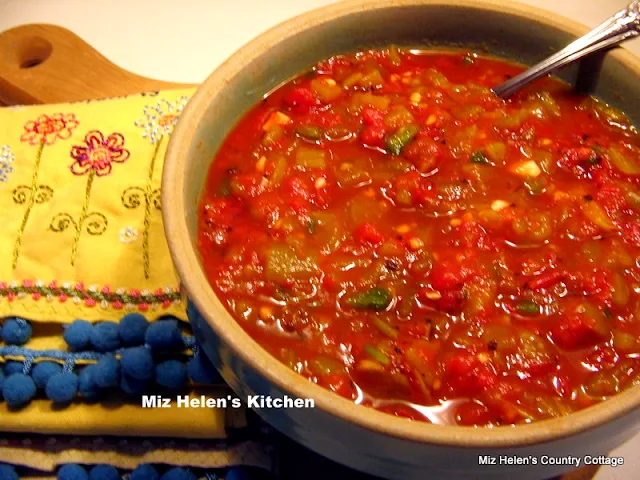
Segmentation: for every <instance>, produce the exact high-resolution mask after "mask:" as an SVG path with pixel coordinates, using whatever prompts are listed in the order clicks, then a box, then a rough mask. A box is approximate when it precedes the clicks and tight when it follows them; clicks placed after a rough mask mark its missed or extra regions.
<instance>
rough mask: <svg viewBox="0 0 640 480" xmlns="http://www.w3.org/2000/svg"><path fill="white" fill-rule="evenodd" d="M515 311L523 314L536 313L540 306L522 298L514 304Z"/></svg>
mask: <svg viewBox="0 0 640 480" xmlns="http://www.w3.org/2000/svg"><path fill="white" fill-rule="evenodd" d="M516 311H517V312H518V313H521V314H523V315H537V314H539V313H540V307H538V305H537V304H536V303H535V302H533V301H531V300H522V301H521V302H518V303H517V304H516Z"/></svg>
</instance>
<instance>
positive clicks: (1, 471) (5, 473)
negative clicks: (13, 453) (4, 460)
mask: <svg viewBox="0 0 640 480" xmlns="http://www.w3.org/2000/svg"><path fill="white" fill-rule="evenodd" d="M0 480H20V477H19V476H18V474H17V473H16V469H15V468H14V467H13V466H12V465H5V464H1V463H0Z"/></svg>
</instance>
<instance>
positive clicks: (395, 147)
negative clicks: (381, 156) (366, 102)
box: [385, 124, 420, 155]
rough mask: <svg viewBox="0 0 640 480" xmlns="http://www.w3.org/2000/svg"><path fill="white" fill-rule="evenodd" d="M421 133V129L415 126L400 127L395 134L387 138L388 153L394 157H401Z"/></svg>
mask: <svg viewBox="0 0 640 480" xmlns="http://www.w3.org/2000/svg"><path fill="white" fill-rule="evenodd" d="M419 131H420V127H419V126H418V125H415V124H410V125H404V126H402V127H400V128H399V129H398V130H397V131H396V132H395V133H393V134H391V135H388V136H387V138H386V140H385V143H386V146H387V151H388V152H389V153H391V154H392V155H400V153H401V152H402V150H403V149H404V147H406V146H407V145H409V143H410V142H411V140H413V137H415V136H416V135H417V134H418V132H419Z"/></svg>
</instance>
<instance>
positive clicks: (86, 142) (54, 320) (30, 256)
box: [0, 90, 246, 439]
mask: <svg viewBox="0 0 640 480" xmlns="http://www.w3.org/2000/svg"><path fill="white" fill-rule="evenodd" d="M191 93H192V90H175V91H165V92H153V93H147V94H141V95H131V96H128V97H124V98H115V99H104V100H94V101H89V102H78V103H72V104H59V105H39V106H23V107H7V108H0V225H1V226H2V228H0V252H2V255H0V324H2V323H3V320H2V318H3V317H4V318H6V317H13V316H16V317H20V318H24V319H26V320H29V321H32V322H34V325H33V334H32V335H31V338H30V339H29V341H28V343H27V344H25V345H24V346H23V347H19V348H18V347H17V346H15V347H14V346H3V345H0V347H2V348H1V350H2V351H3V352H5V353H2V354H0V367H2V366H3V364H5V363H6V362H10V361H17V362H18V365H22V363H23V362H24V365H25V367H24V368H25V371H27V370H29V369H30V365H31V363H30V362H32V361H35V362H36V363H37V362H40V361H43V360H47V359H53V360H54V361H56V360H55V358H58V360H57V361H59V359H60V358H61V357H60V356H59V355H58V356H57V357H56V355H53V356H51V355H48V354H47V352H46V351H57V352H60V351H63V352H64V351H67V352H68V351H69V349H68V347H67V345H66V343H65V342H64V340H63V339H62V333H63V328H62V325H61V324H70V323H71V322H72V321H74V320H76V319H83V320H89V321H92V322H99V321H106V320H110V321H116V322H117V321H119V320H120V319H121V318H122V317H123V315H125V314H126V313H128V312H140V313H142V314H144V315H145V316H146V317H147V318H148V319H149V320H157V319H158V318H160V317H162V316H166V315H171V316H173V317H176V318H178V319H180V320H186V305H185V302H184V299H183V298H182V296H181V293H180V287H179V280H178V278H177V276H176V273H175V271H174V268H173V265H172V263H171V259H170V255H169V252H168V248H167V244H166V240H165V237H164V231H163V226H162V216H161V209H162V205H161V201H160V181H161V172H162V165H163V160H164V154H165V150H166V147H167V143H168V141H169V137H170V135H171V133H172V130H173V127H174V125H175V123H176V122H177V119H178V117H179V115H180V113H181V111H182V109H183V108H184V106H185V105H186V102H187V101H188V98H189V95H190V94H191ZM4 323H6V322H4ZM184 328H185V331H184V332H183V333H184V334H187V335H188V327H187V326H186V325H185V327H184ZM10 352H17V353H10ZM24 352H27V353H24ZM54 353H55V352H54ZM176 354H177V355H178V356H180V355H181V356H182V358H183V359H184V358H185V355H191V354H192V351H191V350H190V349H186V350H185V351H183V352H180V351H179V352H177V353H176V352H173V353H172V355H176ZM81 357H82V356H81V355H80V356H78V359H77V360H76V361H75V365H76V367H77V369H81V367H82V366H83V365H85V364H87V363H90V362H87V361H86V360H83V359H82V358H81ZM34 359H35V360H34ZM19 368H22V366H20V367H19ZM5 373H6V370H5ZM7 375H8V374H7ZM194 388H195V390H194ZM190 391H191V394H192V395H200V394H201V393H203V394H208V395H210V396H226V395H227V394H228V393H229V391H228V389H227V388H226V387H221V388H219V389H217V390H213V391H211V390H209V391H206V390H205V391H202V390H201V389H200V387H199V386H194V385H190V386H189V387H188V389H187V390H186V391H185V392H180V394H185V393H189V392H190ZM172 395H174V396H175V395H176V394H175V393H174V394H172ZM43 396H44V395H43V394H41V395H40V397H43ZM120 397H122V398H120ZM0 418H2V421H1V422H0V430H4V431H12V432H23V433H26V432H30V433H48V434H80V435H131V436H149V437H153V436H156V437H182V438H218V439H220V438H225V436H226V435H227V432H226V428H227V427H229V424H230V423H232V424H233V426H234V427H240V428H242V427H243V426H244V422H245V420H246V418H245V417H244V412H240V411H225V410H224V409H171V410H167V411H164V410H162V409H143V408H142V407H141V405H140V402H139V401H137V402H136V401H133V402H131V401H126V400H124V394H123V393H122V392H120V391H119V390H118V389H117V388H116V389H114V390H113V391H110V392H109V394H108V396H107V398H105V399H103V400H101V401H100V402H98V403H93V404H91V403H87V402H84V401H83V400H82V399H78V400H77V401H73V402H72V403H71V404H70V405H69V406H67V407H66V408H59V406H54V405H53V403H52V402H51V401H50V400H45V399H42V398H41V399H36V400H33V401H32V402H31V403H30V404H28V405H27V406H25V407H24V408H22V409H18V410H14V409H10V408H8V407H7V403H5V402H0Z"/></svg>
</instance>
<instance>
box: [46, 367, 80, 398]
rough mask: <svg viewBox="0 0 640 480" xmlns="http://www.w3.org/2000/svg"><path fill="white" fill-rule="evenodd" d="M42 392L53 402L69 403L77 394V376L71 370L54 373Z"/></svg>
mask: <svg viewBox="0 0 640 480" xmlns="http://www.w3.org/2000/svg"><path fill="white" fill-rule="evenodd" d="M44 393H46V395H47V398H48V399H49V400H53V401H54V402H55V403H69V402H71V400H73V399H74V398H75V397H76V395H77V394H78V376H77V375H76V374H75V373H71V372H62V373H56V374H55V375H54V376H53V377H51V378H50V379H49V381H48V382H47V386H46V387H45V390H44Z"/></svg>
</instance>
